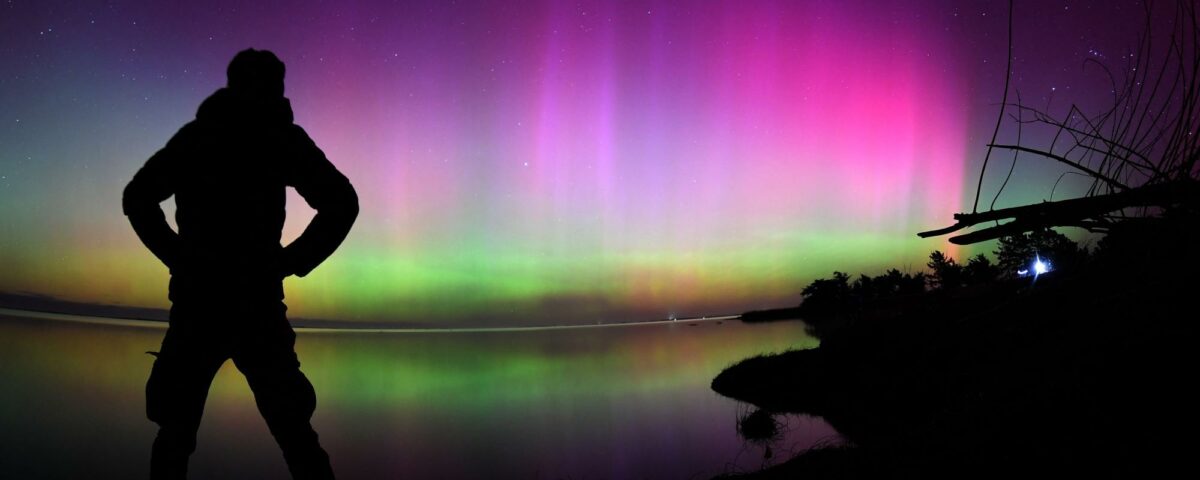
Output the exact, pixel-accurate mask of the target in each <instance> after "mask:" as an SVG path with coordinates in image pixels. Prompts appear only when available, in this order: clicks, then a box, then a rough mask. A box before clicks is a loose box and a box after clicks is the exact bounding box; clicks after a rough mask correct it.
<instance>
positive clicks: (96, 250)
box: [0, 1, 1141, 326]
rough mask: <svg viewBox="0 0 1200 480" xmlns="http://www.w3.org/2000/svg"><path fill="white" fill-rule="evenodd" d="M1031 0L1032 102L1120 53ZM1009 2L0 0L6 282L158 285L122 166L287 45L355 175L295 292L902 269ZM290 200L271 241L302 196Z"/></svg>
mask: <svg viewBox="0 0 1200 480" xmlns="http://www.w3.org/2000/svg"><path fill="white" fill-rule="evenodd" d="M1025 3H1027V2H1018V12H1019V15H1020V17H1019V20H1018V22H1017V24H1018V28H1022V29H1024V30H1023V32H1025V33H1024V34H1022V35H1021V36H1020V37H1019V39H1018V41H1017V42H1015V45H1014V55H1015V56H1016V57H1017V60H1016V61H1015V63H1014V72H1015V73H1014V88H1016V89H1021V91H1022V93H1023V94H1024V95H1025V98H1026V99H1035V100H1037V99H1042V100H1044V101H1045V102H1046V103H1047V104H1048V105H1051V104H1052V105H1059V104H1063V105H1066V104H1067V103H1064V102H1069V101H1078V100H1069V99H1070V98H1073V97H1080V98H1091V97H1090V96H1089V95H1090V94H1091V93H1093V92H1098V91H1103V89H1104V88H1106V87H1105V85H1106V82H1107V80H1106V79H1102V78H1095V77H1087V76H1082V74H1081V71H1080V63H1081V61H1082V59H1084V58H1088V57H1089V56H1091V57H1093V58H1097V59H1102V60H1105V61H1112V62H1118V63H1119V62H1120V61H1121V60H1120V59H1121V58H1124V57H1122V54H1121V53H1120V52H1121V51H1123V50H1122V49H1127V47H1129V46H1131V45H1132V42H1133V37H1132V33H1131V32H1133V31H1134V29H1136V27H1137V25H1121V24H1120V23H1121V20H1122V18H1121V17H1120V8H1119V7H1118V6H1117V5H1107V6H1105V7H1103V9H1101V7H1094V6H1088V5H1084V4H1082V3H1079V2H1054V4H1053V5H1051V4H1050V3H1049V2H1038V3H1041V5H1025ZM1123 3H1124V2H1123ZM1127 3H1129V5H1124V6H1125V8H1126V11H1127V12H1128V15H1140V11H1141V10H1140V7H1136V6H1135V7H1131V6H1130V5H1134V3H1133V2H1127ZM1006 8H1007V4H1006V3H1005V2H957V1H929V2H874V1H812V2H802V1H794V2H790V1H780V2H701V1H694V2H692V1H685V2H557V1H547V2H447V1H428V2H353V3H352V2H333V3H319V2H304V3H302V4H300V3H298V4H296V5H295V6H292V5H291V3H290V2H256V3H255V4H254V5H243V4H242V2H211V3H206V4H203V5H201V4H199V2H197V3H191V2H148V1H147V2H53V1H38V2H22V1H9V2H7V3H6V4H4V5H0V12H3V13H0V40H2V43H0V48H2V50H0V292H8V293H27V294H35V295H46V296H52V297H56V298H61V299H65V300H70V301H75V302H87V303H96V304H116V305H128V306H137V307H165V306H166V305H167V300H166V285H167V271H166V269H165V267H162V266H161V265H159V264H158V263H157V262H156V261H155V260H154V258H153V257H152V256H151V255H150V254H149V252H147V251H146V250H145V249H144V248H143V247H142V246H141V245H140V244H139V243H138V241H137V238H136V237H135V236H134V234H133V232H132V230H131V229H130V228H129V225H128V223H127V222H126V220H125V218H124V217H123V216H122V215H121V209H120V192H121V189H122V188H123V186H124V184H125V182H127V181H128V180H129V179H130V178H131V177H132V175H133V173H134V171H136V169H137V168H138V167H139V166H140V165H141V164H142V162H144V161H145V159H146V158H147V157H149V155H151V154H152V153H153V152H154V151H155V150H157V149H158V148H160V147H161V146H162V145H163V144H164V143H165V142H166V140H167V139H168V138H169V137H170V136H171V135H172V134H173V133H174V132H175V131H176V130H177V129H178V128H179V127H180V126H182V125H183V124H184V123H186V122H187V121H188V120H190V119H191V118H192V117H193V116H194V114H195V109H196V107H197V106H198V105H199V103H200V101H201V100H203V99H204V98H205V97H206V96H207V95H209V94H211V93H212V92H213V91H214V90H215V89H217V88H219V87H220V86H222V85H223V84H224V81H225V79H224V69H225V66H226V64H227V62H228V61H229V59H230V58H232V56H233V54H234V53H236V52H237V51H238V50H240V49H243V48H247V47H255V48H263V49H269V50H272V51H274V52H276V53H277V54H278V55H279V56H280V58H281V59H282V60H283V61H284V62H286V64H287V66H288V74H287V95H288V97H289V98H290V99H291V100H292V103H293V107H294V109H295V111H296V121H297V123H298V124H300V125H301V126H303V127H304V128H305V129H306V130H307V131H308V132H309V134H310V135H311V136H312V138H313V139H314V140H315V141H316V142H317V144H318V145H319V146H320V147H321V148H322V149H323V150H324V151H325V152H326V154H327V155H328V156H329V158H330V159H331V160H332V161H333V163H334V164H336V165H337V166H338V168H339V169H341V170H342V171H343V172H344V173H345V174H346V175H347V176H348V177H349V178H350V180H351V181H352V182H353V183H354V185H355V186H356V188H357V189H358V192H359V195H360V198H361V205H362V214H361V217H360V218H359V220H358V223H357V224H356V225H355V228H354V230H353V231H352V232H351V234H350V237H349V238H348V240H347V241H346V243H345V244H344V245H343V246H342V247H341V249H340V250H339V251H338V252H337V253H336V254H335V255H334V256H333V257H332V258H331V259H330V260H329V261H328V262H327V263H326V264H325V265H322V266H321V267H319V268H318V269H317V270H316V271H314V272H313V273H312V274H311V275H310V276H308V277H307V278H303V279H289V280H288V282H287V297H288V299H287V302H288V305H289V307H290V308H291V313H292V315H295V316H299V317H308V318H326V319H333V320H357V321H375V322H381V321H383V322H395V323H397V324H430V325H447V326H460V325H491V326H504V325H538V324H562V323H567V324H570V323H596V322H608V321H626V320H631V319H656V318H665V317H668V316H671V315H677V316H692V315H695V316H699V315H712V314H722V313H734V312H739V311H743V310H746V309H752V308H763V307H773V306H780V305H789V304H794V303H796V302H797V301H798V300H799V297H798V292H799V291H800V289H801V288H802V287H803V286H804V285H805V284H807V283H808V282H809V281H811V280H812V279H813V278H816V277H818V276H822V275H827V274H828V273H829V272H830V271H832V270H835V269H837V270H843V271H849V272H865V273H878V272H881V271H882V270H883V269H885V268H889V267H893V266H895V267H901V268H908V269H910V270H919V269H920V268H922V265H923V264H924V257H925V256H926V255H927V254H928V252H929V251H930V250H933V249H943V250H945V249H946V245H945V244H944V243H942V241H943V240H942V239H939V240H920V239H917V238H916V237H915V233H916V232H917V231H918V230H921V229H925V228H928V227H937V226H943V224H948V222H949V221H950V219H951V215H952V214H953V213H954V212H958V211H963V210H964V209H966V210H969V209H970V202H971V200H972V198H973V196H974V193H975V192H974V180H975V176H976V175H977V173H978V167H979V162H980V161H981V160H982V155H983V150H984V147H983V145H984V143H986V139H987V136H989V135H990V133H991V131H990V129H991V127H992V122H994V121H995V115H996V107H995V104H996V103H998V102H999V101H1000V95H1001V93H1002V91H1001V89H1002V85H1003V63H1004V49H1005V27H1006V25H1005V18H1004V15H1005V12H1006ZM1080 78H1083V80H1082V81H1080V80H1079V79H1080ZM1064 97H1066V98H1068V100H1062V98H1064ZM1052 102H1058V103H1052ZM1004 161H1007V160H1004ZM1002 163H1003V162H1002ZM1003 164H1004V165H1005V167H1007V164H1006V163H1003ZM1046 169H1049V170H1046ZM1046 172H1051V174H1050V175H1048V176H1047V175H1045V173H1046ZM1057 172H1059V171H1058V170H1053V169H1052V168H1051V167H1038V166H1033V164H1030V166H1029V167H1022V168H1020V169H1019V170H1018V175H1019V177H1018V178H1034V179H1035V180H1037V179H1040V180H1037V181H1031V182H1024V183H1020V185H1022V186H1021V187H1019V188H1015V191H1014V192H1013V193H1014V194H1015V198H1012V199H1008V200H1007V201H1021V200H1038V199H1042V198H1044V197H1045V196H1046V195H1047V194H1048V191H1049V188H1048V187H1047V186H1046V185H1045V183H1046V182H1045V181H1044V180H1045V179H1046V178H1049V179H1050V180H1049V181H1050V182H1053V181H1054V178H1055V176H1056V175H1057ZM1022 175H1024V176H1026V177H1020V176H1022ZM989 178H990V177H989ZM1039 181H1040V182H1041V183H1039ZM989 185H992V186H993V187H994V183H989ZM1059 188H1060V190H1059V192H1062V191H1064V190H1069V189H1070V188H1071V185H1070V184H1069V181H1068V184H1067V185H1065V186H1060V187H1059ZM1060 195H1061V193H1060ZM169 204H170V202H168V205H167V210H168V214H170V213H171V211H172V209H171V206H170V205H169ZM289 206H290V207H291V208H290V209H289V213H290V216H289V219H288V227H287V229H286V231H285V239H290V238H294V237H295V236H296V235H297V234H298V233H299V231H300V229H301V228H302V226H303V224H304V222H305V221H307V219H308V218H310V217H311V211H309V210H308V209H307V208H305V207H304V206H303V202H302V200H301V199H300V198H299V197H298V196H296V195H294V194H293V195H292V196H291V197H290V198H289Z"/></svg>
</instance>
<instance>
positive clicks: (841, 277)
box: [800, 272, 851, 314]
mask: <svg viewBox="0 0 1200 480" xmlns="http://www.w3.org/2000/svg"><path fill="white" fill-rule="evenodd" d="M800 295H802V296H803V297H804V303H802V304H801V305H800V307H801V309H803V310H804V311H805V312H806V313H810V314H812V313H832V312H834V311H836V310H837V309H839V308H843V307H845V306H846V305H848V304H849V303H850V296H851V292H850V275H847V274H845V273H842V272H833V278H818V279H816V280H813V282H812V283H810V284H808V286H807V287H804V290H801V291H800Z"/></svg>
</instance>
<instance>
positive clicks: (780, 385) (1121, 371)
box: [712, 221, 1200, 478]
mask: <svg viewBox="0 0 1200 480" xmlns="http://www.w3.org/2000/svg"><path fill="white" fill-rule="evenodd" d="M1196 232H1197V228H1196V222H1194V221H1190V222H1172V223H1164V224H1163V225H1162V226H1161V227H1160V228H1157V229H1150V230H1142V231H1136V232H1121V233H1119V234H1117V235H1118V236H1117V238H1116V239H1115V240H1116V243H1117V247H1116V248H1114V249H1113V250H1111V251H1110V252H1109V254H1108V256H1107V257H1106V258H1103V259H1099V260H1097V261H1096V262H1093V263H1092V264H1090V265H1087V266H1085V267H1083V268H1081V269H1079V270H1076V271H1074V272H1061V273H1063V274H1062V275H1047V276H1044V277H1042V278H1040V279H1038V280H1037V282H1036V283H1032V284H1031V283H1028V282H1026V283H1025V284H1024V285H1021V286H1018V288H1014V289H1012V290H1011V291H1009V288H1007V287H1004V286H1001V287H999V288H997V289H991V290H990V291H987V292H975V293H974V294H970V295H965V296H964V295H958V296H943V297H938V296H930V298H929V299H928V301H920V302H906V304H905V305H902V306H900V307H896V306H889V307H886V308H879V309H877V310H876V311H874V312H873V313H872V314H869V315H862V316H860V317H858V318H856V319H855V321H853V322H842V324H839V325H838V326H837V327H836V328H828V327H827V328H824V329H823V330H824V331H823V333H822V335H823V338H822V344H821V346H820V347H819V348H816V349H813V350H805V351H793V352H786V353H783V354H779V355H771V356H761V357H754V358H750V359H747V360H745V361H743V362H741V363H738V364H736V365H734V366H732V367H730V368H728V369H726V370H725V371H723V372H721V374H720V375H718V376H717V377H716V378H715V379H714V380H713V383H712V387H713V389H714V390H715V391H717V392H718V393H721V394H722V395H725V396H728V397H732V398H735V399H738V400H742V401H745V402H748V403H752V404H754V405H756V406H758V407H760V408H763V409H766V410H768V411H772V412H779V413H785V412H786V413H808V414H814V415H819V416H822V417H824V418H825V419H826V420H827V421H828V422H829V423H830V424H831V425H833V426H834V428H836V429H837V430H838V431H839V432H840V433H842V434H843V436H844V437H845V438H846V439H848V440H849V441H850V442H851V443H852V445H848V446H843V447H830V448H826V449H819V450H813V451H809V452H806V453H804V454H801V455H799V456H797V457H796V458H794V459H792V460H790V461H787V462H785V463H782V464H780V465H777V466H775V467H772V468H769V469H767V470H763V471H761V472H756V473H753V474H748V475H744V476H742V477H738V478H743V477H744V478H795V477H804V476H811V477H818V478H877V477H909V476H918V475H919V476H926V477H928V476H934V477H950V476H955V477H966V478H974V477H992V476H1022V477H1024V476H1030V475H1032V474H1057V475H1070V476H1073V477H1076V476H1083V475H1088V476H1098V477H1105V478H1111V477H1146V476H1154V475H1155V474H1156V473H1165V472H1167V471H1171V470H1172V468H1173V467H1187V468H1188V469H1194V467H1193V466H1190V465H1188V464H1187V461H1188V459H1189V458H1190V455H1191V450H1192V449H1191V447H1192V446H1194V444H1195V443H1196V442H1195V441H1194V440H1180V438H1181V437H1186V436H1187V433H1190V431H1191V430H1192V429H1193V428H1194V427H1195V426H1196V425H1197V422H1196V421H1195V414H1194V413H1193V412H1192V409H1194V405H1196V402H1195V400H1196V399H1197V396H1196V395H1195V394H1193V393H1191V392H1190V390H1191V388H1190V385H1188V383H1190V379H1191V378H1193V375H1194V372H1195V371H1196V369H1195V368H1193V367H1192V363H1194V360H1193V359H1192V358H1191V357H1192V356H1193V353H1192V352H1193V349H1194V340H1195V339H1196V336H1195V331H1196V328H1195V325H1194V321H1192V320H1190V317H1191V315H1194V314H1193V313H1191V312H1194V311H1195V303H1194V302H1195V297H1196V295H1197V293H1200V291H1198V289H1197V288H1196V287H1197V281H1196V279H1197V278H1200V277H1198V276H1200V261H1198V255H1197V252H1195V248H1196V246H1197V240H1200V235H1197V233H1196ZM1181 434H1183V435H1181ZM1184 471H1187V470H1184Z"/></svg>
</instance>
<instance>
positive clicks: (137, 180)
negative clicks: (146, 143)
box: [121, 127, 188, 268]
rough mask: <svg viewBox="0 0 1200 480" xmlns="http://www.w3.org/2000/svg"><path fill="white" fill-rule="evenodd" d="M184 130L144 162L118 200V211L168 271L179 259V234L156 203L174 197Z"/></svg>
mask: <svg viewBox="0 0 1200 480" xmlns="http://www.w3.org/2000/svg"><path fill="white" fill-rule="evenodd" d="M187 128H188V127H184V129H183V130H180V131H179V133H177V134H175V136H174V137H172V138H171V140H170V141H169V142H167V145H166V146H165V147H163V149H162V150H159V151H158V152H157V153H155V154H154V155H153V156H151V157H150V159H149V160H146V164H145V165H143V166H142V168H141V169H140V170H138V171H137V173H136V174H134V175H133V180H130V182H129V185H126V186H125V193H124V195H123V196H122V199H121V209H122V210H123V211H124V212H125V216H126V217H129V223H130V224H131V225H133V231H134V232H136V233H137V236H138V238H139V239H141V241H142V243H143V244H145V245H146V248H148V249H150V252H151V253H153V254H154V256H156V257H158V259H159V260H160V261H162V262H163V264H165V265H166V266H167V267H168V268H171V267H174V266H175V262H176V260H177V259H178V258H179V250H180V246H179V234H178V233H176V232H175V231H174V230H171V226H170V225H169V224H168V223H167V218H166V216H165V215H163V211H162V207H160V206H159V203H162V201H163V200H166V199H168V198H170V197H171V195H174V194H175V188H176V184H175V182H176V178H175V174H174V172H175V168H176V163H177V162H178V157H179V151H180V149H181V148H182V146H181V145H180V144H181V143H182V140H181V137H183V136H185V130H186V129H187Z"/></svg>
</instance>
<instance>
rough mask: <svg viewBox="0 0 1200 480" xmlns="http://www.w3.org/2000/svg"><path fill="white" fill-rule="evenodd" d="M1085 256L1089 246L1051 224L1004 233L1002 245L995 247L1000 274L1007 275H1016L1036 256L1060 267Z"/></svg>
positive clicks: (1068, 266) (1053, 265)
mask: <svg viewBox="0 0 1200 480" xmlns="http://www.w3.org/2000/svg"><path fill="white" fill-rule="evenodd" d="M1086 256H1087V252H1086V250H1083V249H1081V248H1079V246H1077V245H1076V244H1075V242H1073V241H1071V239H1069V238H1067V236H1066V235H1063V234H1061V233H1058V232H1056V231H1054V230H1053V229H1049V228H1047V229H1042V230H1034V231H1032V232H1029V233H1020V234H1016V235H1009V236H1007V237H1001V238H1000V247H999V248H998V249H997V250H996V262H997V263H998V264H999V267H1000V274H1001V275H1003V276H1005V277H1013V276H1016V274H1017V270H1019V269H1024V268H1029V264H1030V262H1032V261H1033V259H1034V257H1041V258H1042V259H1043V260H1045V261H1047V262H1049V263H1050V264H1051V266H1052V267H1053V268H1055V269H1058V270H1061V269H1064V268H1071V267H1073V266H1075V265H1077V264H1079V262H1080V261H1082V260H1083V259H1084V258H1086Z"/></svg>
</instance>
